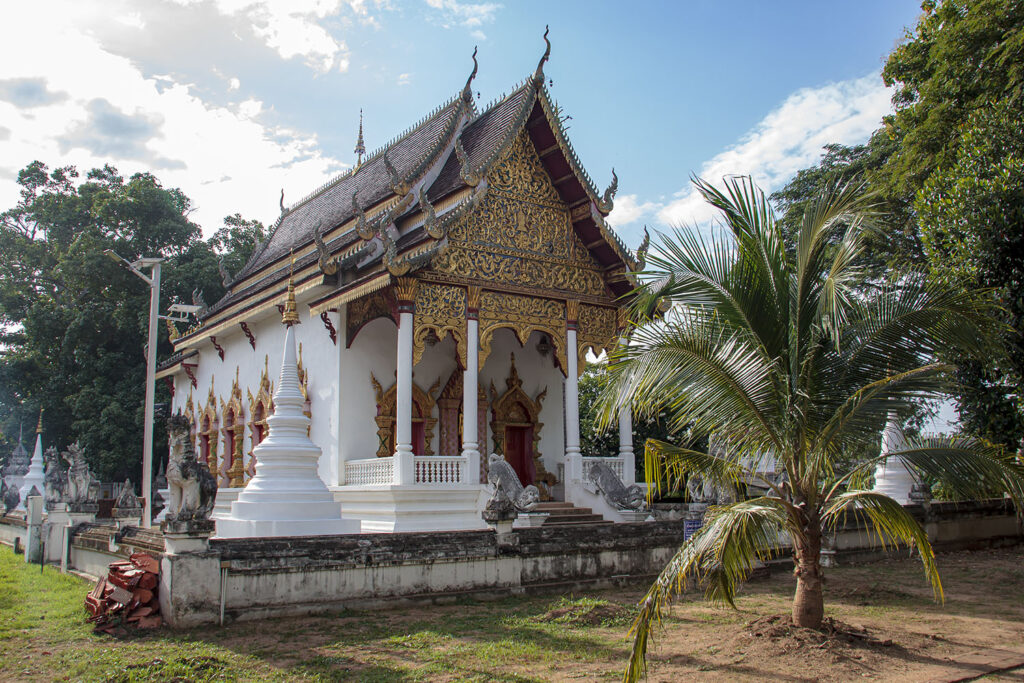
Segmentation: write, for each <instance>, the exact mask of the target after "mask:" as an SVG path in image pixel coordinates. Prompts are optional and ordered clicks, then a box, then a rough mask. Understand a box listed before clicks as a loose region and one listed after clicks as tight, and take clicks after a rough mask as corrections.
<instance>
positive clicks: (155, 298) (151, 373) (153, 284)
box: [104, 249, 163, 529]
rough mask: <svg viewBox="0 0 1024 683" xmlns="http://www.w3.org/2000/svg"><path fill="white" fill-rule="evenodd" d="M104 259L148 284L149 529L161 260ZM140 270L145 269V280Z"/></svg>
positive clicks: (145, 450) (145, 490) (145, 449)
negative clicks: (112, 260) (129, 271)
mask: <svg viewBox="0 0 1024 683" xmlns="http://www.w3.org/2000/svg"><path fill="white" fill-rule="evenodd" d="M104 253H105V254H106V255H107V256H109V257H110V258H112V259H114V260H115V261H118V262H120V263H123V264H124V265H126V266H128V269H129V270H131V271H132V272H133V273H135V274H136V275H138V276H139V277H140V278H142V280H144V281H145V283H146V284H147V285H149V344H148V346H147V348H146V413H145V418H144V419H145V422H144V425H145V426H144V427H143V435H142V438H143V444H142V498H143V499H144V500H145V501H146V507H145V509H143V511H142V526H143V528H145V529H148V528H150V527H151V526H152V525H153V523H152V519H151V515H150V511H151V510H152V509H153V482H152V478H153V400H154V393H155V392H156V323H157V320H158V319H159V317H160V264H161V263H163V259H162V258H140V259H139V260H137V261H134V262H131V263H129V262H128V261H127V260H126V259H124V258H121V257H120V256H118V255H117V254H116V253H114V251H113V250H112V249H107V250H106V252H104ZM140 268H149V277H147V276H146V275H145V274H144V273H143V272H142V271H141V270H140Z"/></svg>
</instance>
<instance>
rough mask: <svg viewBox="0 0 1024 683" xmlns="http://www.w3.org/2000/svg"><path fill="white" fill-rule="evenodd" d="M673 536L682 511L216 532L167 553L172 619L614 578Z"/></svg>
mask: <svg viewBox="0 0 1024 683" xmlns="http://www.w3.org/2000/svg"><path fill="white" fill-rule="evenodd" d="M681 542H682V525H681V524H679V523H641V524H617V525H607V526H603V525H602V526H594V527H589V528H587V527H582V528H581V527H575V528H574V527H547V528H543V527H541V528H529V529H521V530H517V531H514V532H510V533H506V534H497V533H495V532H494V531H491V530H487V531H456V532H435V533H429V534H417V533H410V534H402V533H389V534H360V535H350V536H333V537H307V538H289V539H213V540H211V541H210V551H209V552H203V553H185V554H181V555H166V556H165V557H164V559H163V565H162V569H163V571H164V577H163V578H162V580H163V581H166V582H167V587H168V589H169V590H170V591H171V595H172V596H173V597H171V598H168V600H167V605H166V608H165V607H164V605H163V603H162V604H161V609H162V614H163V615H164V618H165V619H166V620H167V621H168V623H170V624H171V625H173V626H194V625H199V624H210V623H218V622H220V621H221V616H220V606H221V601H222V600H223V605H224V619H225V621H233V620H248V619H258V618H262V617H265V616H270V615H275V616H280V615H297V614H310V613H316V612H326V611H335V610H344V609H349V608H356V607H359V608H365V607H369V606H373V605H380V604H383V603H389V602H394V601H406V600H417V601H424V600H425V601H435V600H453V599H455V597H457V596H459V595H474V596H476V597H481V598H486V597H493V596H500V595H508V594H514V593H521V592H524V591H527V590H543V589H552V588H560V589H565V590H569V589H573V588H576V587H581V586H584V585H591V586H593V585H595V584H596V585H598V586H601V585H611V584H613V583H616V582H621V581H623V580H625V579H628V578H639V577H647V576H650V575H652V574H655V573H657V572H658V571H660V570H661V568H662V567H663V566H664V564H665V562H666V561H667V560H668V559H669V558H670V557H671V556H672V554H673V553H674V552H675V550H676V549H677V548H678V547H679V544H680V543H681Z"/></svg>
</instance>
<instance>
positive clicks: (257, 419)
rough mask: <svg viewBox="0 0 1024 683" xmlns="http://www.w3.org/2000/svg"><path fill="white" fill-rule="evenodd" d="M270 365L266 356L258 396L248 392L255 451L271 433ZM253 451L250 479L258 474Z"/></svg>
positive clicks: (272, 398)
mask: <svg viewBox="0 0 1024 683" xmlns="http://www.w3.org/2000/svg"><path fill="white" fill-rule="evenodd" d="M269 363H270V359H269V357H267V356H264V357H263V374H262V375H261V376H260V383H259V386H258V387H257V389H256V395H255V396H253V395H252V392H251V391H249V390H248V389H247V390H246V395H247V396H248V398H249V438H250V441H251V446H252V449H255V448H256V447H257V446H259V445H260V443H261V442H262V441H263V439H265V438H267V433H268V432H269V431H270V426H269V425H268V424H267V418H268V417H270V416H271V415H273V413H274V385H273V383H272V382H271V381H270V376H269V372H268V367H269ZM252 449H250V451H249V464H248V465H247V466H246V468H245V472H246V474H247V475H248V476H249V478H252V477H253V476H255V474H256V454H255V453H254V452H253V450H252Z"/></svg>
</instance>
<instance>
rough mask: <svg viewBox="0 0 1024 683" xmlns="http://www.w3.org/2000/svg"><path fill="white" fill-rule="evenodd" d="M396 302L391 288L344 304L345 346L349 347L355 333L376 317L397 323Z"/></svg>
mask: <svg viewBox="0 0 1024 683" xmlns="http://www.w3.org/2000/svg"><path fill="white" fill-rule="evenodd" d="M396 311H397V304H396V302H395V298H394V295H393V294H392V291H391V289H390V288H389V289H386V290H383V291H378V292H374V293H372V294H368V295H366V296H364V297H360V298H358V299H356V300H355V301H350V302H348V303H347V304H345V348H351V346H352V343H353V342H355V340H356V335H357V334H359V332H360V330H362V329H363V328H364V327H366V325H367V324H369V323H371V322H373V321H374V320H376V319H377V318H387V319H388V320H390V321H391V322H393V323H395V325H398V321H397V317H398V316H397V315H396V313H395V312H396Z"/></svg>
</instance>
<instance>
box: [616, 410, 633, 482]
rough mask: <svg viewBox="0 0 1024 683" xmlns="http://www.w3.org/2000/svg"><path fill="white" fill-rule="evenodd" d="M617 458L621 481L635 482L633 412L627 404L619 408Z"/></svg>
mask: <svg viewBox="0 0 1024 683" xmlns="http://www.w3.org/2000/svg"><path fill="white" fill-rule="evenodd" d="M619 460H621V461H622V483H623V484H625V485H626V486H629V485H631V484H635V483H636V455H635V454H634V453H633V414H632V411H631V410H630V408H629V406H625V407H623V408H622V409H621V410H619Z"/></svg>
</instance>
